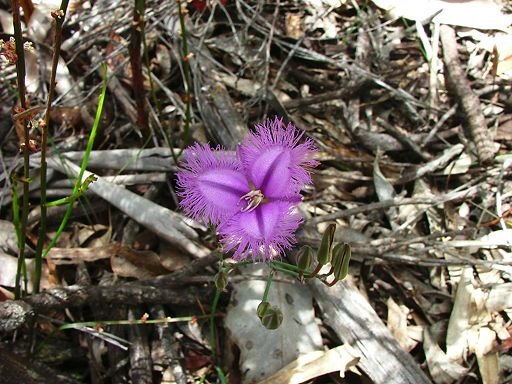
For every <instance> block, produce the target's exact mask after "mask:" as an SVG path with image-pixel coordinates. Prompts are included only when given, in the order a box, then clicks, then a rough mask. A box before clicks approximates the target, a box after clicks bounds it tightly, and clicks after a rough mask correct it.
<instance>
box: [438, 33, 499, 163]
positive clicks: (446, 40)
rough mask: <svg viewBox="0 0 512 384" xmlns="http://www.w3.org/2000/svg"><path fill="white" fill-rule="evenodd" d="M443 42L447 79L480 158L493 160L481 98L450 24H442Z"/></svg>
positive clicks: (488, 160)
mask: <svg viewBox="0 0 512 384" xmlns="http://www.w3.org/2000/svg"><path fill="white" fill-rule="evenodd" d="M440 34H441V42H442V44H443V61H444V65H445V74H444V76H445V79H446V83H447V84H448V85H449V86H450V89H451V92H453V93H454V96H455V97H456V99H457V101H458V102H459V105H460V108H461V110H462V111H463V112H464V115H465V117H466V121H467V126H468V130H469V133H470V135H471V138H472V140H473V142H474V143H475V146H476V151H477V155H478V159H479V160H480V162H481V163H482V164H488V163H491V162H492V161H493V158H494V148H493V142H492V140H491V139H490V132H489V129H488V128H487V123H486V121H485V117H484V115H483V113H482V108H481V107H480V100H479V98H478V96H477V95H476V94H475V93H474V92H473V90H472V89H471V86H470V84H469V81H468V79H467V78H466V75H465V73H464V70H463V69H462V65H461V63H460V61H459V58H458V52H457V40H456V38H455V31H454V30H453V28H452V27H450V26H448V25H442V26H441V32H440Z"/></svg>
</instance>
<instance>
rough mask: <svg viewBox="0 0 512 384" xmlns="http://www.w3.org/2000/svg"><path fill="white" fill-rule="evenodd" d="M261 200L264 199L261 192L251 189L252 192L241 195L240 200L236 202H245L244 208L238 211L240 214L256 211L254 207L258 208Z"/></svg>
mask: <svg viewBox="0 0 512 384" xmlns="http://www.w3.org/2000/svg"><path fill="white" fill-rule="evenodd" d="M263 199H265V197H264V196H263V193H261V191H260V190H259V189H253V190H251V191H249V192H248V193H246V194H245V195H243V196H242V197H241V198H240V200H238V202H240V201H241V200H245V201H246V206H245V207H243V208H242V209H241V210H240V211H242V212H252V211H254V210H255V209H256V207H258V205H260V204H261V202H262V201H263Z"/></svg>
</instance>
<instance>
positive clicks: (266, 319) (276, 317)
mask: <svg viewBox="0 0 512 384" xmlns="http://www.w3.org/2000/svg"><path fill="white" fill-rule="evenodd" d="M282 322H283V313H282V312H281V310H280V309H279V308H277V307H272V308H269V309H267V311H266V312H265V315H263V317H262V318H261V324H263V326H264V327H265V328H267V329H271V330H272V329H277V328H279V326H280V325H281V323H282Z"/></svg>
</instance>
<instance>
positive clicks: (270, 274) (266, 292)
mask: <svg viewBox="0 0 512 384" xmlns="http://www.w3.org/2000/svg"><path fill="white" fill-rule="evenodd" d="M275 271H276V270H275V269H274V268H272V269H271V270H270V273H269V274H268V277H267V284H266V285H265V292H263V297H262V298H261V301H265V302H268V300H267V299H268V294H269V293H270V286H271V285H272V278H273V277H274V273H275Z"/></svg>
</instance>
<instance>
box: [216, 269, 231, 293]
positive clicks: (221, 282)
mask: <svg viewBox="0 0 512 384" xmlns="http://www.w3.org/2000/svg"><path fill="white" fill-rule="evenodd" d="M227 285H228V274H227V273H226V272H225V271H219V272H217V274H216V275H215V287H216V288H217V289H218V290H219V291H223V290H224V288H226V286H227Z"/></svg>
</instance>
